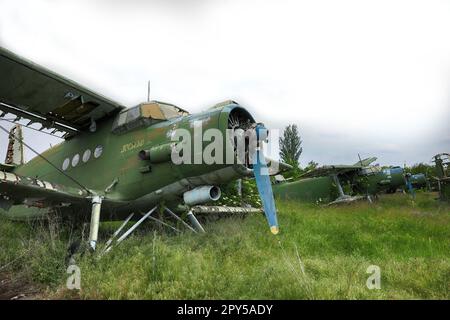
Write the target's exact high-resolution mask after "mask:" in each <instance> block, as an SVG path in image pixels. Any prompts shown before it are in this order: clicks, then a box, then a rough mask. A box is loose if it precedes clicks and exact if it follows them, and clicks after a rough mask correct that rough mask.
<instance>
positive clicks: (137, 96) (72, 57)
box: [0, 0, 450, 165]
mask: <svg viewBox="0 0 450 320" xmlns="http://www.w3.org/2000/svg"><path fill="white" fill-rule="evenodd" d="M0 45H1V46H3V47H5V48H7V49H9V50H11V51H13V52H15V53H17V54H19V55H22V56H24V57H26V58H28V59H30V60H32V61H34V62H36V63H38V64H41V65H43V66H45V67H47V68H50V69H51V70H53V71H55V72H57V73H60V74H62V75H64V76H66V77H68V78H70V79H72V80H75V81H77V82H79V83H81V84H83V85H85V86H87V87H89V88H91V89H93V90H94V91H97V92H99V93H101V94H103V95H105V96H108V97H110V98H112V99H113V100H116V101H119V102H121V103H123V104H124V105H126V106H134V105H136V104H138V103H139V102H142V101H144V100H146V95H147V80H151V97H152V98H153V99H157V100H162V101H167V102H171V103H174V104H176V105H178V106H180V107H182V108H184V109H187V110H189V111H190V112H198V111H201V110H204V109H206V108H208V107H210V106H212V105H213V104H215V103H217V102H220V101H222V100H226V99H233V100H236V101H238V102H239V103H240V104H242V105H243V106H244V107H246V108H248V110H249V111H250V112H251V113H253V114H254V115H255V117H256V118H257V120H258V121H261V122H264V123H265V124H266V125H267V126H268V127H269V128H279V129H282V128H284V127H285V126H286V125H287V124H291V123H295V124H297V125H298V126H299V128H300V133H301V136H302V139H303V154H302V155H301V164H302V165H305V164H306V163H307V162H308V161H310V160H315V161H317V162H319V163H321V164H331V163H354V162H356V161H357V159H358V156H357V154H358V153H360V154H361V156H362V157H368V156H377V157H378V160H379V161H378V162H379V163H380V164H393V165H403V163H404V162H405V161H406V163H407V164H413V163H416V162H430V160H431V157H432V156H433V155H434V154H436V153H439V152H449V151H450V126H449V123H450V2H449V1H430V0H427V1H412V0H405V1H396V0H389V1H379V0H378V1H362V0H355V1H336V0H331V1H320V0H314V1H300V0H293V1H284V0H276V1H275V0H267V1H261V0H255V1H250V0H148V1H143V0H142V1H138V0H132V1H119V0H114V1H106V0H101V1H100V0H97V1H93V0H90V1H87V0H86V1H80V0H78V1H71V2H69V1H61V0H53V1H49V0H47V1H43V0H30V1H17V0H14V1H7V0H0ZM0 76H2V75H0ZM2 125H5V123H4V122H2ZM0 135H1V138H0V157H1V159H0V160H3V158H4V154H5V149H6V143H7V137H6V135H4V134H3V133H1V132H0ZM25 139H26V141H28V142H30V143H31V144H32V145H33V146H34V147H36V148H37V149H38V150H40V151H43V150H44V149H46V148H47V147H48V146H49V143H55V142H56V141H57V140H55V139H51V138H50V139H49V138H48V136H45V135H37V134H36V133H34V132H32V131H29V130H26V131H25ZM272 152H274V151H272ZM275 152H276V150H275ZM27 156H28V158H30V157H31V156H32V154H31V153H30V152H29V151H28V152H27Z"/></svg>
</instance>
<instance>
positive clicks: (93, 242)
mask: <svg viewBox="0 0 450 320" xmlns="http://www.w3.org/2000/svg"><path fill="white" fill-rule="evenodd" d="M101 207H102V198H101V197H99V196H95V197H94V198H93V199H92V213H91V224H90V229H89V246H90V247H91V249H92V250H93V251H95V247H96V246H97V239H98V227H99V225H100V210H101Z"/></svg>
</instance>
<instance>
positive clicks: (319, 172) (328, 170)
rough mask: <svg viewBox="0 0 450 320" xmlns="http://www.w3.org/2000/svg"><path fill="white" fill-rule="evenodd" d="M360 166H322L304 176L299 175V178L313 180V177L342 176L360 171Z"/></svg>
mask: <svg viewBox="0 0 450 320" xmlns="http://www.w3.org/2000/svg"><path fill="white" fill-rule="evenodd" d="M361 168H362V167H361V166H360V165H336V166H333V165H332V166H322V167H319V168H316V169H313V170H309V171H308V172H305V173H304V174H302V175H300V177H301V178H314V177H324V176H329V175H331V174H343V173H348V172H356V171H358V170H361Z"/></svg>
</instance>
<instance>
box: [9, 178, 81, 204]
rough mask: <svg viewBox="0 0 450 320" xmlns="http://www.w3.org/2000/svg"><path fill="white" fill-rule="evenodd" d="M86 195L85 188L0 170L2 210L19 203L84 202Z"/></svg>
mask: <svg viewBox="0 0 450 320" xmlns="http://www.w3.org/2000/svg"><path fill="white" fill-rule="evenodd" d="M87 196H88V194H87V191H85V190H81V189H76V188H72V187H66V186H62V185H58V184H54V183H50V182H48V181H43V180H39V179H34V178H29V177H22V176H18V175H16V174H14V173H12V172H5V171H0V208H1V209H4V210H9V208H10V207H11V206H13V205H21V204H24V205H27V206H30V207H37V208H44V207H58V206H64V205H66V204H67V203H85V202H87V201H89V200H88V198H87Z"/></svg>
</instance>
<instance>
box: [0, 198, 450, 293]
mask: <svg viewBox="0 0 450 320" xmlns="http://www.w3.org/2000/svg"><path fill="white" fill-rule="evenodd" d="M433 197H435V195H434V194H433V195H431V194H427V193H419V194H418V197H417V200H416V201H415V202H412V201H411V200H410V199H409V197H408V196H406V195H401V194H397V195H389V196H388V195H386V196H383V197H381V199H380V200H379V201H377V202H376V203H374V204H368V203H365V202H359V203H353V204H350V205H346V206H341V207H317V206H315V205H306V204H303V205H301V204H298V203H295V202H283V203H278V209H279V222H280V226H281V233H280V235H278V236H272V235H271V234H270V232H269V230H268V226H267V224H266V222H265V219H263V217H262V216H248V217H246V218H245V219H242V218H227V219H220V220H218V221H216V222H212V223H209V224H207V225H205V228H206V229H207V233H206V234H201V235H199V234H192V233H190V232H188V231H187V232H185V233H183V234H181V235H178V236H174V235H168V234H165V233H161V232H159V231H158V232H154V231H152V230H150V229H149V228H146V229H145V230H141V232H139V233H137V234H136V235H134V236H132V237H131V238H129V239H128V240H126V241H124V242H123V243H121V244H120V245H119V246H117V247H116V248H114V250H113V251H112V252H110V253H108V254H107V255H105V256H103V257H102V258H101V259H97V256H96V255H92V254H85V255H83V256H80V257H78V258H77V261H76V262H77V265H78V266H79V267H80V268H81V277H82V280H81V287H82V288H81V291H80V292H76V293H74V292H72V291H69V290H67V289H65V282H66V278H67V276H68V275H67V274H66V273H65V271H66V265H65V261H64V258H65V255H66V252H65V249H66V247H67V246H68V243H69V238H70V237H72V238H73V236H71V232H70V231H68V230H66V229H64V228H62V229H58V228H57V227H55V226H54V225H53V226H52V224H51V227H52V228H50V229H52V230H53V231H52V232H50V231H49V228H48V227H46V226H42V225H38V226H32V225H25V224H16V223H12V222H9V221H4V220H0V230H1V231H0V232H1V233H0V246H1V247H0V248H1V250H0V267H1V266H3V265H5V264H7V263H8V262H11V261H13V260H14V259H19V260H18V261H17V262H15V263H12V264H10V265H9V266H7V267H6V269H8V270H10V271H12V272H15V273H18V274H20V273H21V274H26V275H27V276H28V277H29V278H30V279H31V280H33V281H35V282H39V283H41V284H43V285H45V286H46V287H47V289H46V296H48V297H51V298H72V297H74V296H75V297H80V298H82V299H97V298H101V299H103V298H106V299H169V298H170V299H213V298H219V299H245V298H248V299H417V298H418V299H449V298H450V287H449V286H450V224H449V223H450V206H449V205H447V204H443V203H440V202H438V201H435V200H434V199H433ZM105 229H106V228H105ZM144 231H145V232H144ZM370 265H377V266H379V267H380V269H381V289H380V290H376V289H375V290H369V289H368V288H367V287H366V280H367V278H368V277H369V275H370V274H368V273H366V269H367V268H368V267H369V266H370ZM0 272H1V270H0Z"/></svg>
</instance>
